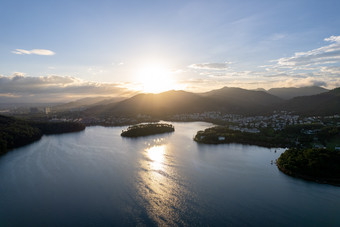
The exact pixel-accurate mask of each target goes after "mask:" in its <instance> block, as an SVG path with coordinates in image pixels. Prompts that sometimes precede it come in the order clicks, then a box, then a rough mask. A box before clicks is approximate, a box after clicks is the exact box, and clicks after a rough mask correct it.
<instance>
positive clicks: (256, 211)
mask: <svg viewBox="0 0 340 227" xmlns="http://www.w3.org/2000/svg"><path fill="white" fill-rule="evenodd" d="M174 126H175V130H176V131H175V132H174V133H170V134H162V135H154V136H148V137H143V138H138V139H131V138H122V137H120V132H121V130H122V129H124V128H123V127H112V128H109V127H108V128H105V127H99V126H98V127H88V128H86V130H85V131H83V132H79V133H71V134H63V135H51V136H44V137H43V138H42V139H41V140H40V141H38V142H36V143H34V144H31V145H28V146H25V147H22V148H19V149H16V150H14V151H12V152H10V153H8V154H6V155H4V156H2V157H1V158H0V225H1V226H112V225H120V226H121V225H128V226H135V225H142V226H143V225H147V226H153V225H155V226H156V225H171V226H173V225H181V226H185V225H194V226H202V225H205V226H206V225H211V226H221V225H224V226H227V225H228V226H230V225H238V226H260V225H262V226H263V225H271V226H272V225H276V226H288V225H291V226H339V225H340V215H339V209H340V188H339V187H336V186H332V185H323V184H317V183H313V182H308V181H304V180H300V179H296V178H292V177H289V176H286V175H285V174H283V173H281V172H280V171H279V170H278V169H277V167H276V166H275V165H272V164H271V161H275V159H277V158H278V157H279V155H280V154H281V153H282V152H283V150H282V149H276V150H275V149H267V148H262V147H257V146H246V145H239V144H230V145H202V144H197V143H195V142H194V141H193V139H192V138H193V136H194V135H195V133H196V131H198V130H201V129H204V128H206V127H209V126H211V124H209V123H203V122H192V123H174ZM275 151H276V152H275Z"/></svg>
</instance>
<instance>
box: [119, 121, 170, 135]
mask: <svg viewBox="0 0 340 227" xmlns="http://www.w3.org/2000/svg"><path fill="white" fill-rule="evenodd" d="M173 131H175V128H174V126H173V125H171V124H165V123H149V124H138V125H132V126H129V127H128V128H127V130H123V131H122V133H121V134H120V135H121V136H123V137H140V136H149V135H155V134H160V133H168V132H173Z"/></svg>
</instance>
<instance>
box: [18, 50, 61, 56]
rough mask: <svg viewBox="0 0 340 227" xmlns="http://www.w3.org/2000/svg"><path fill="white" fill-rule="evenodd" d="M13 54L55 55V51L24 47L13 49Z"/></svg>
mask: <svg viewBox="0 0 340 227" xmlns="http://www.w3.org/2000/svg"><path fill="white" fill-rule="evenodd" d="M12 53H13V54H19V55H23V54H36V55H55V53H54V52H53V51H51V50H46V49H33V50H24V49H15V50H14V51H12Z"/></svg>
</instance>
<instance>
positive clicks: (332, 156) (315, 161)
mask: <svg viewBox="0 0 340 227" xmlns="http://www.w3.org/2000/svg"><path fill="white" fill-rule="evenodd" d="M277 166H278V168H279V169H280V170H281V171H282V172H284V173H286V174H288V175H291V176H294V177H299V178H303V179H306V180H313V181H317V182H320V183H330V184H337V185H340V151H339V150H330V149H317V148H305V149H297V148H290V149H288V150H286V151H285V152H284V153H282V154H281V156H280V157H279V159H278V160H277Z"/></svg>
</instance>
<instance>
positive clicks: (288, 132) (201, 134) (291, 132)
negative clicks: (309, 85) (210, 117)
mask: <svg viewBox="0 0 340 227" xmlns="http://www.w3.org/2000/svg"><path fill="white" fill-rule="evenodd" d="M339 133H340V128H339V127H336V126H323V125H319V124H304V125H290V126H287V127H286V128H285V129H283V130H277V131H275V130H274V129H272V128H263V129H260V132H259V133H250V132H241V131H236V130H232V129H229V126H215V127H211V128H208V129H205V130H204V131H198V132H197V134H196V135H195V137H194V140H195V141H196V142H199V143H206V144H220V143H241V144H249V145H258V146H263V147H313V145H315V144H320V145H323V146H327V144H328V142H329V140H330V139H331V138H332V137H334V136H336V135H338V134H339Z"/></svg>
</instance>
